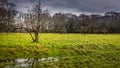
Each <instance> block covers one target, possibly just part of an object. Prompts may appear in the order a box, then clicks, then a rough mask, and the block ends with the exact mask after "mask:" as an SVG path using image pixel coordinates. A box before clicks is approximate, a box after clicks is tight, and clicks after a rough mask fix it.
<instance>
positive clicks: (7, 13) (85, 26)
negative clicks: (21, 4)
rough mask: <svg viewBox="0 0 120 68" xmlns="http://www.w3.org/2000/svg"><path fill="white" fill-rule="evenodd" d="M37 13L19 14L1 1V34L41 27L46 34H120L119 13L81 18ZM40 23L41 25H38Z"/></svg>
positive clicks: (6, 0)
mask: <svg viewBox="0 0 120 68" xmlns="http://www.w3.org/2000/svg"><path fill="white" fill-rule="evenodd" d="M36 8H37V7H36ZM35 13H36V10H35V11H34V14H33V11H31V12H29V13H23V12H18V11H17V10H16V8H15V4H14V3H10V2H8V0H0V32H27V31H26V30H25V28H29V30H30V31H31V32H34V30H33V28H32V26H33V25H34V28H35V26H37V25H39V27H40V28H39V32H44V33H84V34H86V33H104V34H106V33H120V13H118V12H112V11H111V12H106V13H105V14H104V15H100V14H91V15H85V14H80V15H79V16H77V15H74V14H72V13H56V14H54V15H53V16H51V15H50V13H49V12H48V11H47V10H46V11H45V12H44V13H42V12H41V10H39V12H37V14H35ZM39 18H41V19H39ZM45 18H46V19H45ZM36 21H37V22H36ZM32 22H33V23H32ZM39 22H41V23H40V24H37V23H39ZM26 25H27V26H26Z"/></svg>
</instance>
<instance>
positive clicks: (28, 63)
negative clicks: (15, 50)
mask: <svg viewBox="0 0 120 68" xmlns="http://www.w3.org/2000/svg"><path fill="white" fill-rule="evenodd" d="M58 61H59V58H58V57H48V58H26V59H23V58H18V59H11V60H0V68H21V67H22V68H34V66H36V65H39V66H40V65H41V66H42V64H45V63H49V64H52V63H54V62H58Z"/></svg>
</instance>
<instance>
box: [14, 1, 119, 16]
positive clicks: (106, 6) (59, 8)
mask: <svg viewBox="0 0 120 68" xmlns="http://www.w3.org/2000/svg"><path fill="white" fill-rule="evenodd" d="M15 1H16V6H17V9H18V10H19V11H24V12H26V8H25V6H31V5H33V4H35V3H37V2H38V0H15ZM40 1H41V2H42V4H43V5H44V6H45V8H48V9H49V10H50V12H51V13H56V12H64V13H73V14H78V15H79V14H81V13H85V14H91V13H92V14H93V13H100V14H103V13H105V12H107V11H117V12H120V0H40Z"/></svg>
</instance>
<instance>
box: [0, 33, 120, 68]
mask: <svg viewBox="0 0 120 68" xmlns="http://www.w3.org/2000/svg"><path fill="white" fill-rule="evenodd" d="M43 57H58V58H59V62H53V63H52V64H50V63H49V62H47V64H46V63H45V64H44V65H45V66H48V67H51V68H53V67H54V68H120V35H119V34H106V35H104V34H50V33H49V34H46V33H43V34H40V41H39V43H37V44H36V43H32V40H31V38H30V36H29V34H26V33H21V34H20V33H14V34H0V60H1V61H2V60H5V59H16V58H43ZM3 65H4V64H2V63H1V64H0V66H3Z"/></svg>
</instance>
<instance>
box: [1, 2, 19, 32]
mask: <svg viewBox="0 0 120 68" xmlns="http://www.w3.org/2000/svg"><path fill="white" fill-rule="evenodd" d="M16 13H17V11H16V10H15V4H14V3H12V2H9V1H8V0H0V32H10V31H12V30H13V28H14V17H15V16H16Z"/></svg>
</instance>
